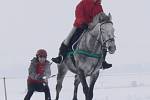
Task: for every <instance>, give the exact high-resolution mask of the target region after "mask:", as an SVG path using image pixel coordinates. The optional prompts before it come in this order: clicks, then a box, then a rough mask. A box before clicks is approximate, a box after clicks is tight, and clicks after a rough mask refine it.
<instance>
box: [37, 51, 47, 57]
mask: <svg viewBox="0 0 150 100" xmlns="http://www.w3.org/2000/svg"><path fill="white" fill-rule="evenodd" d="M36 56H37V57H47V52H46V50H44V49H39V50H38V51H37V52H36Z"/></svg>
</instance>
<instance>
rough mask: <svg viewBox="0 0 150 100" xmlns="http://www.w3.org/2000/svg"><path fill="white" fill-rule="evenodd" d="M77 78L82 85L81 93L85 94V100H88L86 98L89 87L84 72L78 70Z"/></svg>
mask: <svg viewBox="0 0 150 100" xmlns="http://www.w3.org/2000/svg"><path fill="white" fill-rule="evenodd" d="M79 77H80V81H81V83H82V87H83V92H84V94H85V100H89V98H88V92H89V87H88V84H87V82H86V77H85V74H84V71H83V70H82V69H79Z"/></svg>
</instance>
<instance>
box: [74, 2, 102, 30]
mask: <svg viewBox="0 0 150 100" xmlns="http://www.w3.org/2000/svg"><path fill="white" fill-rule="evenodd" d="M101 12H103V8H102V6H101V3H100V0H97V1H96V2H94V1H93V0H82V1H81V2H80V3H79V4H78V5H77V7H76V10H75V21H74V26H75V27H81V25H82V24H89V23H90V22H92V20H93V18H94V17H95V16H96V15H97V14H99V13H101Z"/></svg>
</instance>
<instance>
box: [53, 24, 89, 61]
mask: <svg viewBox="0 0 150 100" xmlns="http://www.w3.org/2000/svg"><path fill="white" fill-rule="evenodd" d="M86 28H87V27H85V26H83V27H82V28H76V27H73V29H72V30H71V32H70V34H69V35H68V37H67V38H66V39H65V40H64V41H63V43H62V44H61V46H60V48H59V56H58V57H56V58H52V61H53V62H55V63H57V64H60V63H61V62H62V61H63V60H64V59H65V57H66V55H67V53H68V51H70V50H71V48H72V45H73V43H74V42H75V41H77V40H78V39H79V37H80V36H81V34H82V33H83V31H84V30H85V29H86Z"/></svg>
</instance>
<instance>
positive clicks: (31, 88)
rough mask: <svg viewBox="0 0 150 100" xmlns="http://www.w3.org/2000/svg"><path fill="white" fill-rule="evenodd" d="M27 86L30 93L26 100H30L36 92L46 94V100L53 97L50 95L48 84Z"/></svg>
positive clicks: (30, 84)
mask: <svg viewBox="0 0 150 100" xmlns="http://www.w3.org/2000/svg"><path fill="white" fill-rule="evenodd" d="M27 85H28V92H27V94H26V96H25V98H24V100H30V98H31V96H32V95H33V93H34V91H37V92H44V93H45V100H51V95H50V90H49V87H48V84H46V83H28V84H27Z"/></svg>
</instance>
